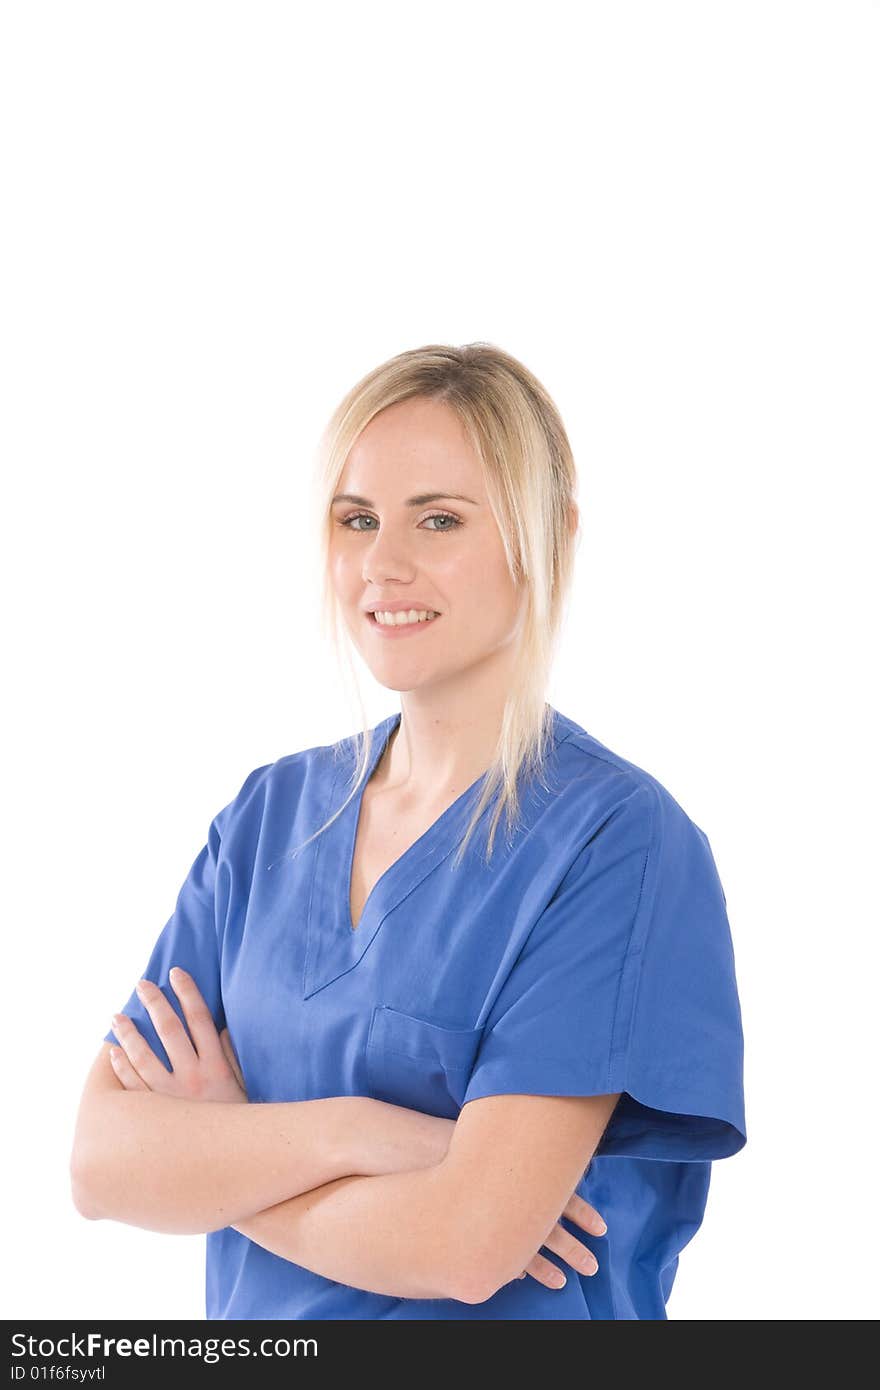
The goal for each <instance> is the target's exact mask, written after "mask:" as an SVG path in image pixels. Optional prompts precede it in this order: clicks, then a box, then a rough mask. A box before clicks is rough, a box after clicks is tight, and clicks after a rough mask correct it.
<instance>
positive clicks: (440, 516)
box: [424, 512, 461, 531]
mask: <svg viewBox="0 0 880 1390" xmlns="http://www.w3.org/2000/svg"><path fill="white" fill-rule="evenodd" d="M424 519H425V521H448V522H450V523H451V524H450V525H449V526H429V527H428V530H429V531H454V530H455V528H456V527H457V526H460V525H461V520H460V519H459V518H458V517H457V516H453V515H452V512H432V513H431V515H430V516H426V517H425V518H424Z"/></svg>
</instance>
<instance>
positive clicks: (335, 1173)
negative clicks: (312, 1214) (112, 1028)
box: [70, 1043, 450, 1234]
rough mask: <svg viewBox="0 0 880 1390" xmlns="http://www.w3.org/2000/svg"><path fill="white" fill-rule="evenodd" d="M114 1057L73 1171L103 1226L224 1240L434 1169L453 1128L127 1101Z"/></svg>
mask: <svg viewBox="0 0 880 1390" xmlns="http://www.w3.org/2000/svg"><path fill="white" fill-rule="evenodd" d="M109 1050H110V1045H109V1044H108V1043H105V1044H104V1045H103V1046H102V1048H101V1051H100V1053H99V1054H98V1056H97V1058H96V1059H95V1062H94V1064H93V1066H92V1068H91V1071H90V1073H89V1077H88V1079H87V1082H86V1086H85V1089H84V1091H83V1096H82V1100H81V1103H80V1107H79V1113H78V1116H77V1122H76V1132H75V1136H74V1143H73V1150H72V1154H71V1161H70V1175H71V1189H72V1195H73V1200H74V1203H75V1205H76V1207H77V1209H78V1210H79V1211H80V1212H81V1214H82V1215H83V1216H86V1217H89V1218H90V1219H94V1220H100V1219H102V1218H105V1219H110V1220H114V1221H123V1222H126V1223H128V1224H129V1225H132V1226H141V1227H144V1228H145V1229H147V1230H153V1231H164V1232H170V1233H174V1234H194V1233H200V1232H207V1231H214V1230H219V1229H220V1228H222V1227H224V1226H228V1225H230V1224H231V1223H232V1222H234V1221H238V1220H242V1219H246V1218H247V1217H249V1216H252V1215H253V1214H254V1213H255V1212H259V1211H261V1210H262V1209H263V1208H266V1207H270V1208H271V1207H272V1206H274V1205H275V1204H277V1203H278V1202H281V1201H283V1200H284V1199H286V1198H288V1197H290V1196H291V1194H293V1193H306V1192H308V1191H309V1190H310V1189H311V1188H314V1187H316V1186H319V1185H321V1184H324V1183H327V1182H328V1181H332V1180H333V1179H338V1178H339V1177H340V1176H342V1175H347V1174H352V1173H364V1174H370V1173H374V1172H376V1173H381V1172H387V1171H388V1169H394V1168H395V1167H398V1166H399V1167H411V1166H413V1165H414V1164H417V1163H418V1161H419V1154H420V1152H422V1153H423V1155H424V1157H423V1159H422V1161H423V1162H426V1163H428V1162H434V1161H435V1160H436V1156H437V1152H438V1144H440V1143H441V1141H442V1142H443V1143H445V1138H444V1137H443V1135H444V1134H445V1132H446V1130H448V1128H449V1127H450V1122H449V1121H441V1120H439V1119H436V1118H435V1117H433V1116H417V1114H416V1112H414V1111H410V1110H406V1109H404V1108H403V1107H400V1106H395V1105H389V1104H386V1103H384V1102H382V1101H374V1100H371V1099H369V1098H367V1097H361V1096H331V1097H327V1098H324V1099H319V1100H306V1101H284V1102H277V1103H261V1104H238V1103H234V1102H225V1101H213V1100H190V1099H181V1098H180V1097H177V1096H169V1095H161V1094H158V1093H155V1092H153V1091H151V1090H149V1089H143V1090H138V1091H127V1090H126V1089H125V1087H124V1086H123V1085H122V1084H121V1083H120V1082H119V1081H118V1080H117V1078H116V1076H115V1075H114V1073H113V1068H112V1065H111V1063H110V1060H109V1055H108V1054H109ZM157 1065H161V1064H160V1063H158V1062H157ZM441 1132H442V1133H441Z"/></svg>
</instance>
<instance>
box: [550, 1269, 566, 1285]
mask: <svg viewBox="0 0 880 1390" xmlns="http://www.w3.org/2000/svg"><path fill="white" fill-rule="evenodd" d="M553 1287H554V1288H555V1289H562V1288H564V1287H565V1275H564V1274H563V1273H562V1270H560V1271H559V1273H558V1274H556V1275H554V1278H553Z"/></svg>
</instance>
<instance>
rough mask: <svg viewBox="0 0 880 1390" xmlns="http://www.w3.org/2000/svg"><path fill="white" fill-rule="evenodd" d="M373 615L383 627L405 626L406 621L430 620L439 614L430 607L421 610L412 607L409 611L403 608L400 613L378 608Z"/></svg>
mask: <svg viewBox="0 0 880 1390" xmlns="http://www.w3.org/2000/svg"><path fill="white" fill-rule="evenodd" d="M373 617H374V618H375V620H376V622H377V623H380V624H381V625H382V626H383V627H403V626H404V624H406V623H426V622H430V621H431V619H432V618H436V617H437V614H436V613H434V612H433V611H432V610H431V609H430V608H422V609H421V610H420V609H417V608H410V609H409V611H408V612H407V611H406V610H405V609H402V610H401V611H400V612H399V613H385V612H383V611H382V610H381V609H376V611H375V612H374V613H373Z"/></svg>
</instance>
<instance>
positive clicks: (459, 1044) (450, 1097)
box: [366, 1004, 483, 1120]
mask: <svg viewBox="0 0 880 1390" xmlns="http://www.w3.org/2000/svg"><path fill="white" fill-rule="evenodd" d="M482 1036H483V1029H482V1028H446V1027H443V1026H442V1025H441V1024H439V1023H432V1022H431V1021H430V1020H429V1019H426V1018H417V1017H416V1016H415V1015H414V1014H405V1013H401V1012H400V1010H399V1009H392V1008H391V1007H390V1005H388V1004H377V1005H376V1007H375V1008H374V1009H373V1015H372V1018H371V1020H370V1031H369V1034H368V1036H367V1050H366V1064H367V1083H368V1086H369V1090H370V1095H371V1096H373V1097H374V1099H376V1100H387V1101H390V1102H391V1103H392V1104H393V1105H405V1106H407V1107H408V1108H409V1109H411V1110H422V1111H425V1112H426V1113H427V1114H430V1115H441V1116H443V1117H444V1118H446V1119H450V1120H454V1119H456V1118H457V1116H458V1112H459V1110H460V1109H461V1102H462V1099H463V1097H464V1093H465V1090H466V1088H467V1083H468V1079H469V1077H470V1074H471V1068H472V1066H473V1062H474V1057H475V1056H476V1052H477V1048H478V1047H479V1045H480V1039H481V1037H482Z"/></svg>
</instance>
